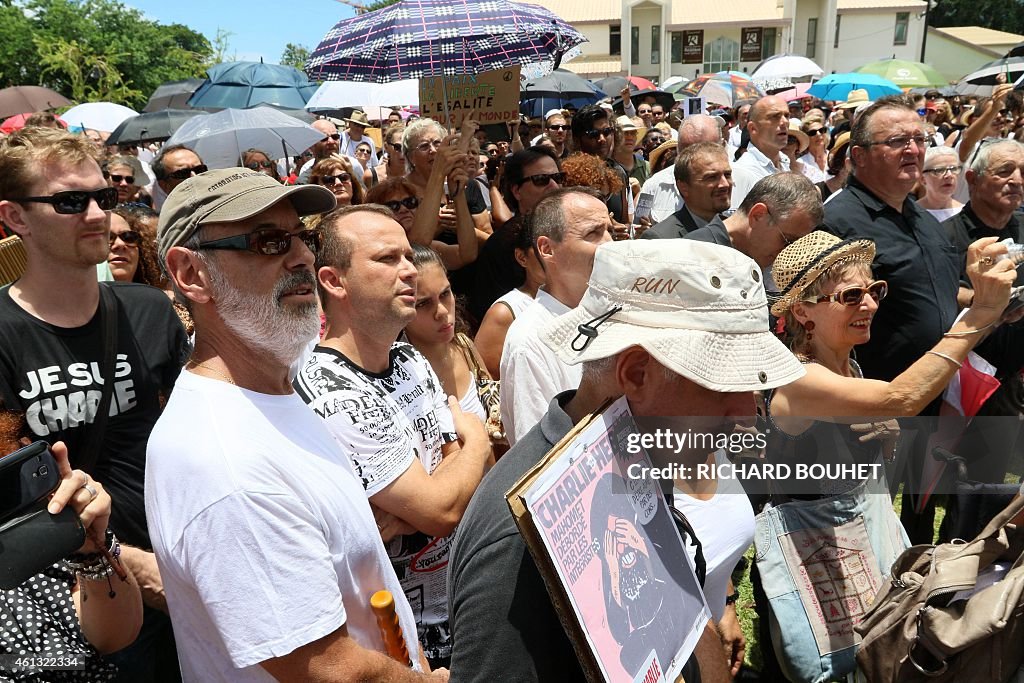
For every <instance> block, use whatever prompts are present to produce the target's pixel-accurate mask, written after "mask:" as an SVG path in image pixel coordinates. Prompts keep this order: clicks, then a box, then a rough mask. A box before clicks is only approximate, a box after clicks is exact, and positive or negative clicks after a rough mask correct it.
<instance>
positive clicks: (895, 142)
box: [864, 133, 932, 150]
mask: <svg viewBox="0 0 1024 683" xmlns="http://www.w3.org/2000/svg"><path fill="white" fill-rule="evenodd" d="M911 142H913V143H914V144H916V145H917V146H918V147H924V146H925V145H930V144H931V142H932V136H931V135H924V134H920V133H919V134H918V135H894V136H893V137H891V138H886V139H885V140H878V141H877V142H869V143H867V144H866V145H864V146H865V147H874V146H876V145H885V146H886V147H888V148H889V149H892V150H901V149H906V148H907V147H909V146H910V143H911Z"/></svg>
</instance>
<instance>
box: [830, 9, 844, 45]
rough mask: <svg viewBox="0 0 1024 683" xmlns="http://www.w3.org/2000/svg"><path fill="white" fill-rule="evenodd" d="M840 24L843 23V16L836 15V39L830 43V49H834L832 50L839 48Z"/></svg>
mask: <svg viewBox="0 0 1024 683" xmlns="http://www.w3.org/2000/svg"><path fill="white" fill-rule="evenodd" d="M841 23H843V15H842V14H837V15H836V39H835V40H834V41H832V47H834V48H838V47H839V25H840V24H841Z"/></svg>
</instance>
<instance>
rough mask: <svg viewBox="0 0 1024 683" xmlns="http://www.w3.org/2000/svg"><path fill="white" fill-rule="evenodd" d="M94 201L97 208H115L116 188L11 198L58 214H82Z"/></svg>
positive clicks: (108, 209) (105, 209) (107, 209)
mask: <svg viewBox="0 0 1024 683" xmlns="http://www.w3.org/2000/svg"><path fill="white" fill-rule="evenodd" d="M92 200H95V201H96V204H97V206H99V207H100V208H101V209H103V210H104V211H110V210H111V209H113V208H114V207H115V206H117V188H114V187H104V188H103V189H102V190H92V191H87V190H67V191H65V192H56V193H54V194H51V195H48V196H46V197H12V198H11V201H12V202H35V203H38V204H49V205H50V206H52V207H53V210H54V211H55V212H57V213H60V214H74V213H82V212H83V211H85V210H86V209H88V208H89V202H90V201H92Z"/></svg>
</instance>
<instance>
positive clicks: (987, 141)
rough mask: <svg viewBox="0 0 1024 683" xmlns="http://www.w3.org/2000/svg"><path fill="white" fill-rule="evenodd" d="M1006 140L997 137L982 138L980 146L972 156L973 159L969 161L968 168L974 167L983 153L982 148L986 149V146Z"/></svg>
mask: <svg viewBox="0 0 1024 683" xmlns="http://www.w3.org/2000/svg"><path fill="white" fill-rule="evenodd" d="M1004 139H1005V138H995V137H988V138H982V140H981V142H979V143H978V146H977V147H975V148H974V153H973V154H971V158H970V159H969V160H968V161H967V168H973V167H974V161H975V160H976V159H977V158H978V153H979V152H981V148H982V147H984V146H985V145H991V144H992V143H993V142H1000V141H1002V140H1004Z"/></svg>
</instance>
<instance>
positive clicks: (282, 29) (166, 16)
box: [123, 0, 355, 64]
mask: <svg viewBox="0 0 1024 683" xmlns="http://www.w3.org/2000/svg"><path fill="white" fill-rule="evenodd" d="M123 2H124V4H125V5H128V6H129V7H134V8H135V9H138V10H140V11H141V12H142V13H143V14H145V15H146V16H147V17H148V18H150V19H153V20H156V21H159V22H160V23H161V24H172V23H177V24H184V25H186V26H188V27H190V28H192V29H194V30H196V31H199V32H200V33H202V34H204V35H205V36H206V37H207V38H209V39H210V41H211V42H212V41H213V39H214V37H215V36H216V35H217V29H218V28H222V29H225V30H227V31H230V32H231V34H232V35H231V36H230V37H229V39H228V40H229V42H230V45H231V47H230V48H229V49H228V55H229V56H231V54H232V52H234V53H237V55H238V59H239V60H251V61H259V59H260V57H263V60H264V61H266V62H268V63H269V62H272V63H275V64H276V63H277V62H278V60H279V59H280V58H281V52H283V51H284V46H285V45H286V44H288V43H297V44H300V45H305V46H306V47H308V48H309V49H313V48H314V47H316V45H317V43H319V42H320V39H321V38H323V37H324V34H326V33H327V32H328V31H329V30H330V29H331V27H332V26H334V24H335V23H337V22H338V21H340V20H341V19H345V18H347V17H351V16H353V14H354V13H355V12H354V10H353V9H352V8H351V7H349V6H348V5H345V4H342V3H341V2H337V1H336V0H277V1H276V2H271V1H270V0H245V1H244V2H237V1H233V0H204V1H200V0H171V1H168V0H123Z"/></svg>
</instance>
